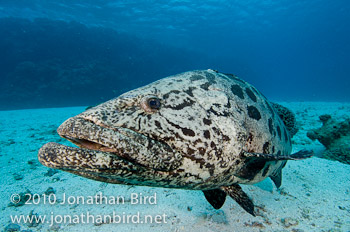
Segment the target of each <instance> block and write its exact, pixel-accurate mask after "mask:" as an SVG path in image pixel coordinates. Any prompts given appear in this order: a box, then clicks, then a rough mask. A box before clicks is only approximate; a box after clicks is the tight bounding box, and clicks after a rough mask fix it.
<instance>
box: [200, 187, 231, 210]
mask: <svg viewBox="0 0 350 232" xmlns="http://www.w3.org/2000/svg"><path fill="white" fill-rule="evenodd" d="M203 193H204V196H205V198H206V199H207V201H208V202H209V203H210V204H211V205H212V206H213V207H214V209H220V208H221V207H222V206H223V205H224V203H225V200H226V193H225V192H224V191H222V190H221V189H211V190H204V191H203Z"/></svg>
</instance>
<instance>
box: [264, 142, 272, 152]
mask: <svg viewBox="0 0 350 232" xmlns="http://www.w3.org/2000/svg"><path fill="white" fill-rule="evenodd" d="M263 153H264V154H270V143H269V142H266V143H264V145H263Z"/></svg>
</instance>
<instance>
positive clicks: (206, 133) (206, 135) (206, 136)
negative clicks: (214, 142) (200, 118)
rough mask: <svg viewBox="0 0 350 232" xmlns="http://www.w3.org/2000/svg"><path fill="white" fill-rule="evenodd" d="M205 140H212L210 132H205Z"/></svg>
mask: <svg viewBox="0 0 350 232" xmlns="http://www.w3.org/2000/svg"><path fill="white" fill-rule="evenodd" d="M204 138H206V139H210V132H209V131H208V130H205V131H204Z"/></svg>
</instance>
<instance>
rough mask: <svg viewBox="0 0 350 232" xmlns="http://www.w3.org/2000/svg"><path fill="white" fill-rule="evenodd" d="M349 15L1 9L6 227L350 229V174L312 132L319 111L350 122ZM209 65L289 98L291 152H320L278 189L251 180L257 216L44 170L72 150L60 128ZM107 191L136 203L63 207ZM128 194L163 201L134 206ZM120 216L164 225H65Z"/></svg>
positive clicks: (249, 3)
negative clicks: (42, 159)
mask: <svg viewBox="0 0 350 232" xmlns="http://www.w3.org/2000/svg"><path fill="white" fill-rule="evenodd" d="M349 12H350V1H348V0H332V1H326V0H308V1H306V0H279V1H277V0H231V1H230V0H202V1H201V0H170V1H161V0H158V1H157V0H84V1H82V0H50V1H43V0H30V1H28V0H0V54H1V55H0V80H1V82H0V83H1V84H0V165H1V167H2V169H1V170H0V176H1V178H0V186H1V188H0V199H1V201H0V215H1V216H2V217H0V228H1V230H4V231H84V232H85V231H143V232H149V231H152V232H155V231H190V230H191V231H193V232H196V231H237V232H241V231H299V232H302V231H315V232H318V231H324V232H326V231H337V232H338V231H345V232H349V231H350V221H349V218H350V217H349V215H350V201H349V199H350V198H349V196H350V189H349V186H350V176H349V173H350V166H349V165H347V164H343V163H340V162H336V161H331V160H327V159H321V158H319V157H321V156H322V152H323V151H324V149H325V148H324V147H323V145H321V144H320V143H319V142H317V141H312V140H310V139H308V137H307V136H306V134H307V132H308V131H310V130H311V129H315V128H318V127H320V126H321V122H320V121H319V116H320V115H323V114H331V115H332V117H333V118H334V119H336V120H344V119H345V118H347V117H348V115H349V113H350V103H349V101H350V94H349V89H350V80H349V76H350V65H349V61H350V44H349V41H350V14H349ZM208 68H210V69H214V70H218V71H220V72H223V73H233V74H235V75H237V76H239V77H240V78H242V79H244V80H246V81H248V82H249V83H251V84H253V85H254V86H255V87H256V88H257V89H259V90H260V91H261V92H262V93H263V94H264V95H266V97H268V98H269V99H271V100H273V101H278V102H280V101H285V102H283V105H285V106H287V107H288V108H290V109H291V110H292V111H293V112H295V115H296V119H297V121H298V127H299V132H298V133H297V134H296V136H295V137H293V141H292V142H293V152H297V151H299V150H301V149H304V148H305V149H312V150H314V151H315V157H313V158H309V159H305V160H301V161H288V163H287V165H286V167H285V168H284V169H283V185H282V187H281V188H280V189H277V188H276V186H274V185H273V183H272V181H271V180H270V179H268V178H267V179H265V180H264V181H262V182H260V183H258V184H256V185H244V184H242V188H243V190H244V191H245V192H246V193H247V195H249V197H251V198H252V200H253V203H254V205H255V208H256V213H257V216H256V217H253V216H251V215H250V214H248V213H247V212H245V211H244V210H243V209H242V208H241V207H240V206H239V205H238V204H237V203H236V202H234V200H233V199H231V198H227V199H226V202H225V204H224V205H223V207H222V208H221V209H220V210H215V209H213V207H212V206H211V205H210V204H209V203H208V202H207V201H206V199H205V198H204V196H203V193H202V192H201V191H190V190H181V189H167V188H151V187H142V186H130V185H112V184H106V183H102V182H97V181H92V180H90V179H87V178H82V177H79V176H77V175H73V174H71V173H68V172H64V171H61V170H55V169H51V168H48V167H46V166H44V165H42V164H40V163H39V161H38V150H39V149H40V147H42V146H43V145H44V144H46V143H48V142H57V143H60V144H65V145H69V146H72V144H71V143H70V142H69V141H67V140H66V139H63V138H61V137H59V135H58V134H57V131H56V130H57V127H58V126H59V125H60V124H61V123H62V122H63V121H65V120H66V119H67V118H69V117H72V116H75V115H77V114H79V113H80V112H82V111H84V110H85V109H86V106H92V105H95V104H98V103H101V102H104V101H106V100H109V99H111V98H114V97H116V96H118V95H119V94H121V93H124V92H126V91H128V90H130V89H134V88H137V87H139V86H142V85H145V84H148V83H150V82H152V81H155V80H158V79H159V78H163V77H166V76H169V75H173V74H177V73H180V72H184V71H189V70H195V69H208ZM288 101H290V102H288ZM307 101H312V102H307ZM318 101H328V103H325V102H318ZM333 101H339V103H334V102H333ZM68 106H74V107H68ZM48 107H57V108H50V109H49V108H48ZM28 108H39V109H28ZM14 109H15V110H14ZM195 142H197V141H195ZM214 145H215V144H214ZM252 168H254V167H253V165H252ZM266 170H267V169H266ZM99 193H103V195H105V196H121V197H125V199H126V203H125V204H120V205H118V204H103V205H101V204H100V203H101V202H94V203H93V204H85V205H84V204H79V203H76V202H74V203H72V204H69V203H64V199H65V197H66V196H67V197H69V196H71V197H72V199H74V198H79V197H83V198H85V199H87V198H88V197H91V196H96V195H97V194H99ZM50 194H53V195H52V196H51V197H49V195H50ZM131 194H139V196H141V195H142V194H143V196H146V197H147V196H148V197H153V196H156V195H157V204H150V203H145V204H136V205H132V204H131V200H130V197H131ZM28 195H29V196H34V197H33V198H32V199H26V197H28ZM56 197H57V198H56ZM26 201H27V202H28V203H29V204H26V203H25V202H26ZM112 212H113V213H115V212H116V213H119V215H125V214H126V215H132V216H135V215H138V214H139V213H141V214H142V215H150V216H153V217H158V216H160V218H161V219H164V221H161V223H155V222H153V223H144V224H142V223H129V222H127V223H126V222H125V221H123V222H121V223H112V222H111V221H108V220H102V221H100V222H96V221H95V222H91V221H90V222H89V223H84V222H83V221H82V220H84V218H83V217H80V218H79V220H78V221H75V222H71V221H69V220H61V219H62V216H64V215H66V216H69V217H67V218H68V219H70V218H71V217H73V216H80V215H82V216H86V213H90V214H91V215H94V216H95V219H96V218H98V217H97V216H101V215H103V216H109V215H111V213H112ZM165 214H166V217H164V218H163V215H165ZM20 216H23V217H30V218H34V219H39V218H40V217H41V218H42V217H43V216H46V217H50V218H48V220H46V221H45V220H43V221H40V220H39V221H38V222H35V221H34V222H30V221H28V222H25V220H19V221H16V220H13V217H20ZM53 216H56V217H55V220H52V218H51V217H53ZM22 219H23V218H22ZM85 219H86V218H85ZM165 221H166V222H165ZM85 222H86V221H85Z"/></svg>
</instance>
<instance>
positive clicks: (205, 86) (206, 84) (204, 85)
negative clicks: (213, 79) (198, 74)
mask: <svg viewBox="0 0 350 232" xmlns="http://www.w3.org/2000/svg"><path fill="white" fill-rule="evenodd" d="M209 86H210V83H209V82H206V83H204V84H201V85H200V86H199V87H201V88H202V89H204V90H206V91H208V90H209Z"/></svg>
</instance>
